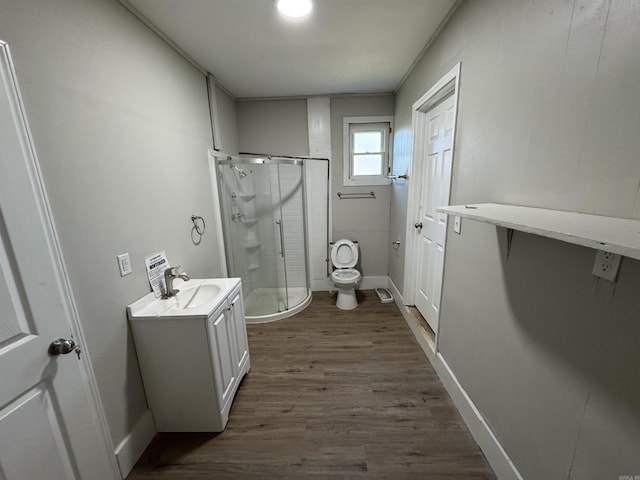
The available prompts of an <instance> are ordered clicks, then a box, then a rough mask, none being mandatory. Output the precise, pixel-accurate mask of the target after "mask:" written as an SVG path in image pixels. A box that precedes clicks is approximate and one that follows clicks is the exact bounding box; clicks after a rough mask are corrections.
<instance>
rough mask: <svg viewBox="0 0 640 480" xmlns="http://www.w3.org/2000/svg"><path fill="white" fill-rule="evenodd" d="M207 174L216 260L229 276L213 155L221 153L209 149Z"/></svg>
mask: <svg viewBox="0 0 640 480" xmlns="http://www.w3.org/2000/svg"><path fill="white" fill-rule="evenodd" d="M207 153H208V156H209V175H210V177H211V196H212V200H213V216H214V227H215V229H216V239H217V241H218V261H219V262H220V270H221V271H222V275H224V276H225V277H228V276H229V271H228V270H227V257H226V252H225V246H224V230H223V228H222V212H221V210H220V208H221V207H220V194H219V192H218V169H217V168H216V159H215V155H216V154H217V155H221V153H217V152H214V151H213V150H209V151H208V152H207Z"/></svg>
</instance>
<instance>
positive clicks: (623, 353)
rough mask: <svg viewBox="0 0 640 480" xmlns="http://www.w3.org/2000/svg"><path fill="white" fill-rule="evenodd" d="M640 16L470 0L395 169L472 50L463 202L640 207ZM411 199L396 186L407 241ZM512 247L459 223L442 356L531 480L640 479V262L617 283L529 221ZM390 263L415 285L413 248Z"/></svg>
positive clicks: (463, 126)
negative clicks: (440, 87) (410, 263)
mask: <svg viewBox="0 0 640 480" xmlns="http://www.w3.org/2000/svg"><path fill="white" fill-rule="evenodd" d="M639 18H640V17H639V16H638V7H637V5H636V4H634V3H633V2H626V1H619V0H613V1H606V0H600V1H597V2H593V1H591V2H582V1H574V2H557V1H543V2H511V1H508V0H496V1H493V2H471V1H470V2H464V3H462V5H461V6H460V7H459V9H458V10H457V12H456V13H455V14H454V16H453V18H452V19H451V21H450V22H449V23H448V25H447V26H446V27H445V29H444V30H443V32H442V33H441V35H440V36H439V37H438V39H437V40H436V41H435V43H434V44H433V45H432V47H431V48H430V50H429V51H428V53H427V54H426V56H425V57H424V58H423V59H422V60H421V61H420V62H419V64H418V65H417V67H416V68H415V70H414V71H413V72H412V73H411V75H410V76H409V77H408V79H407V80H406V82H405V83H404V85H403V86H402V87H401V89H400V90H399V92H398V95H397V99H396V117H395V121H396V136H395V159H394V161H395V173H398V174H400V173H405V171H406V169H407V166H408V164H409V161H410V149H411V123H410V122H411V105H412V103H413V102H415V101H416V100H417V99H418V98H419V97H420V96H421V95H422V94H423V93H424V92H426V91H427V90H428V89H429V87H431V86H432V85H433V84H434V83H435V82H436V81H437V80H438V79H439V78H440V77H441V76H442V75H443V74H444V73H446V72H447V71H448V70H449V69H450V68H451V67H453V66H454V65H455V64H456V63H457V62H460V61H461V62H462V74H461V84H460V99H459V110H458V130H457V134H456V145H455V153H454V167H453V183H452V203H454V204H462V203H476V202H486V201H489V202H503V203H516V204H523V205H532V206H541V207H547V208H555V209H562V210H577V211H583V212H589V213H597V214H603V215H612V216H622V217H631V218H640V196H638V193H637V192H638V189H639V186H640V161H639V160H638V152H640V136H639V135H638V132H640V116H638V112H639V111H640V96H639V95H638V93H637V86H638V85H640V63H639V62H638V61H637V58H638V53H637V52H638V51H640V19H639ZM406 203H407V190H406V186H405V185H403V184H402V183H397V184H396V185H395V186H394V191H393V193H392V205H391V233H390V239H391V240H395V239H402V240H403V244H404V229H405V223H406V221H407V219H406ZM409 220H411V219H409ZM450 227H451V226H450ZM505 250H506V245H505V240H504V231H502V230H496V229H495V228H494V227H491V226H489V225H485V224H478V223H474V222H471V221H463V224H462V235H459V236H458V235H455V234H452V232H451V231H449V235H448V244H447V253H446V260H445V274H444V275H445V280H444V290H443V299H442V310H441V318H440V325H441V327H440V338H439V345H440V351H441V353H442V355H443V357H444V358H445V360H446V361H447V362H448V364H449V366H450V367H451V368H452V370H453V372H454V374H455V375H456V376H457V378H458V380H459V381H460V382H461V384H462V386H463V388H464V389H465V390H466V391H467V393H468V394H469V396H470V397H471V399H472V401H473V402H474V403H475V405H476V406H477V407H478V409H479V410H480V412H481V413H482V414H483V415H484V416H485V419H486V420H487V423H488V424H489V426H490V427H491V428H492V430H493V431H494V433H495V435H496V436H497V438H498V440H499V441H500V442H501V443H502V445H503V447H504V448H505V450H506V452H507V454H508V455H509V456H510V457H511V459H512V460H513V461H514V463H515V466H516V467H517V468H518V469H519V471H520V473H521V474H522V476H523V477H524V478H526V479H527V480H529V479H544V480H550V479H567V478H569V479H594V480H595V479H603V478H618V477H619V476H621V475H629V474H631V475H638V474H639V473H640V456H638V450H637V447H638V445H640V373H639V372H640V370H638V368H637V365H639V364H640V349H638V348H637V346H635V343H637V339H638V338H640V322H638V312H639V311H640V296H638V295H637V285H638V284H639V281H640V262H638V261H635V260H631V259H624V261H623V265H622V268H621V271H620V277H619V280H618V283H617V286H616V288H615V290H614V289H612V288H611V287H610V286H608V285H607V284H606V283H605V282H597V281H594V280H593V278H592V276H591V268H592V265H593V261H594V255H595V252H594V251H593V250H590V249H587V248H583V247H578V246H574V245H569V244H565V243H562V242H558V241H555V240H550V239H544V238H540V237H536V236H532V235H526V234H522V233H516V234H515V237H514V243H513V249H512V251H511V256H510V258H509V260H508V261H506V259H505ZM390 258H391V261H390V274H391V277H392V279H393V281H394V282H395V283H396V285H398V286H399V287H400V289H402V285H403V275H404V271H403V265H404V250H403V249H402V248H401V249H400V251H399V253H398V255H397V256H396V255H395V254H392V255H390Z"/></svg>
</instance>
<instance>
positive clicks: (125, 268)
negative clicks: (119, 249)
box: [116, 253, 133, 277]
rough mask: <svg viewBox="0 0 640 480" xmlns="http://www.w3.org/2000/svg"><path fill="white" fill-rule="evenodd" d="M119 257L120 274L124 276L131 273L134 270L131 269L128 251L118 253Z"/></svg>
mask: <svg viewBox="0 0 640 480" xmlns="http://www.w3.org/2000/svg"><path fill="white" fill-rule="evenodd" d="M116 258H117V259H118V267H120V276H121V277H124V276H125V275H129V274H130V273H131V272H132V271H133V270H132V269H131V261H130V260H129V254H128V253H122V254H120V255H117V256H116Z"/></svg>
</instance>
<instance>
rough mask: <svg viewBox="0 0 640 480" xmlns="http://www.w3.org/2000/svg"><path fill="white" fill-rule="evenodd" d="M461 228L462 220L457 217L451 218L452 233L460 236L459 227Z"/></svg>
mask: <svg viewBox="0 0 640 480" xmlns="http://www.w3.org/2000/svg"><path fill="white" fill-rule="evenodd" d="M461 226H462V219H461V218H460V217H458V216H455V217H453V231H454V232H456V233H457V234H458V235H459V234H460V227H461Z"/></svg>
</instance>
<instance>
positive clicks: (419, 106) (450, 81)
mask: <svg viewBox="0 0 640 480" xmlns="http://www.w3.org/2000/svg"><path fill="white" fill-rule="evenodd" d="M460 69H461V63H457V64H456V65H455V66H454V67H453V68H452V69H451V70H449V71H448V72H447V73H446V74H445V75H444V76H443V77H442V78H441V79H440V80H438V81H437V82H436V83H435V85H433V86H432V87H431V88H430V89H429V90H427V92H426V93H425V94H424V95H422V96H421V97H420V98H419V99H418V100H417V101H416V102H415V103H414V104H413V106H412V117H411V130H412V132H413V142H412V154H411V165H410V166H409V199H408V206H407V224H406V249H405V260H404V290H403V292H402V293H403V295H402V296H403V298H404V301H405V305H415V296H416V273H417V271H416V268H417V265H416V262H415V258H416V257H417V245H418V242H417V238H416V234H415V229H414V227H413V224H414V222H415V219H416V218H417V216H418V210H419V203H420V198H419V197H420V190H421V188H420V187H421V185H419V184H418V182H419V180H420V179H418V178H416V177H415V175H413V173H414V172H415V168H416V162H417V161H418V158H420V157H421V145H422V143H423V142H422V141H421V136H422V132H421V131H420V130H421V125H422V123H423V122H422V120H423V117H424V116H426V112H427V111H428V110H429V109H430V108H431V107H433V106H434V105H435V103H437V102H438V101H440V100H442V99H443V98H444V97H445V96H448V95H449V94H450V93H451V92H453V112H454V117H453V133H452V137H451V142H452V145H453V148H454V152H453V157H452V165H453V162H455V135H456V126H457V116H458V115H457V112H458V95H459V91H460V90H459V85H460ZM452 178H453V176H452ZM448 204H449V200H447V205H448ZM446 255H447V250H446V237H445V260H446ZM442 281H443V282H444V268H443V279H442ZM438 325H439V322H438ZM435 334H436V351H437V348H438V338H439V335H438V332H435Z"/></svg>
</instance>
